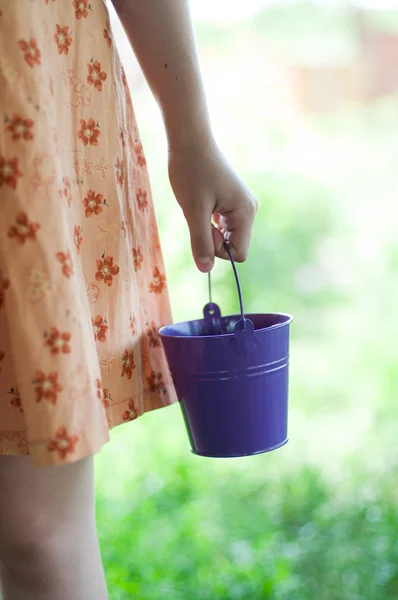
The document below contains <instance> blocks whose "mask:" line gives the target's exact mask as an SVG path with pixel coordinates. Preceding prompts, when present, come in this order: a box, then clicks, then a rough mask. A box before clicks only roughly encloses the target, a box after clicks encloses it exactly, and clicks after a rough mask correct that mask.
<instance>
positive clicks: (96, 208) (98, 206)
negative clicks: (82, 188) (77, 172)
mask: <svg viewBox="0 0 398 600" xmlns="http://www.w3.org/2000/svg"><path fill="white" fill-rule="evenodd" d="M83 204H84V208H85V211H84V214H85V215H86V217H91V215H99V214H100V213H102V211H103V210H104V209H103V208H102V205H103V204H106V200H104V196H103V195H102V194H96V193H95V192H94V190H88V192H87V196H86V197H85V198H84V200H83Z"/></svg>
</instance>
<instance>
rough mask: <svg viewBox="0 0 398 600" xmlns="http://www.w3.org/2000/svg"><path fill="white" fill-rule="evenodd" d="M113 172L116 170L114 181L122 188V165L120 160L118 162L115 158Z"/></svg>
mask: <svg viewBox="0 0 398 600" xmlns="http://www.w3.org/2000/svg"><path fill="white" fill-rule="evenodd" d="M115 170H116V181H117V182H118V184H119V185H120V187H121V188H122V187H123V181H124V163H123V161H122V160H119V158H116V164H115Z"/></svg>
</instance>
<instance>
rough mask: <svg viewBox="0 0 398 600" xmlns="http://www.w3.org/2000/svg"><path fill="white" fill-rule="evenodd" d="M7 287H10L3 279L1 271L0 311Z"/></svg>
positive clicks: (8, 281) (6, 280)
mask: <svg viewBox="0 0 398 600" xmlns="http://www.w3.org/2000/svg"><path fill="white" fill-rule="evenodd" d="M9 287H10V280H9V279H6V278H5V277H4V275H3V273H2V271H0V310H1V309H2V308H3V306H4V300H5V292H6V290H8V288H9Z"/></svg>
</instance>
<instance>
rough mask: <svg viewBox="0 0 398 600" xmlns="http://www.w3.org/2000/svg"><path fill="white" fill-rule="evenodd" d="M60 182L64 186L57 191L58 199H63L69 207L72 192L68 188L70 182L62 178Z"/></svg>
mask: <svg viewBox="0 0 398 600" xmlns="http://www.w3.org/2000/svg"><path fill="white" fill-rule="evenodd" d="M62 182H63V184H64V188H63V189H60V190H58V194H59V197H60V198H65V199H66V200H67V202H68V206H71V204H72V190H71V187H70V181H69V178H68V177H64V178H63V179H62Z"/></svg>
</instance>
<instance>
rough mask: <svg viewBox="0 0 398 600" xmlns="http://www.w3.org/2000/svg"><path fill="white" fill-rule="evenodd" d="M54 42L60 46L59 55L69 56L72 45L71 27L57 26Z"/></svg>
mask: <svg viewBox="0 0 398 600" xmlns="http://www.w3.org/2000/svg"><path fill="white" fill-rule="evenodd" d="M54 40H55V43H56V44H57V46H58V54H65V55H67V54H68V53H69V48H70V46H71V44H72V37H71V35H70V31H69V27H68V26H67V25H65V26H64V27H60V26H59V25H57V26H56V30H55V33H54Z"/></svg>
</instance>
